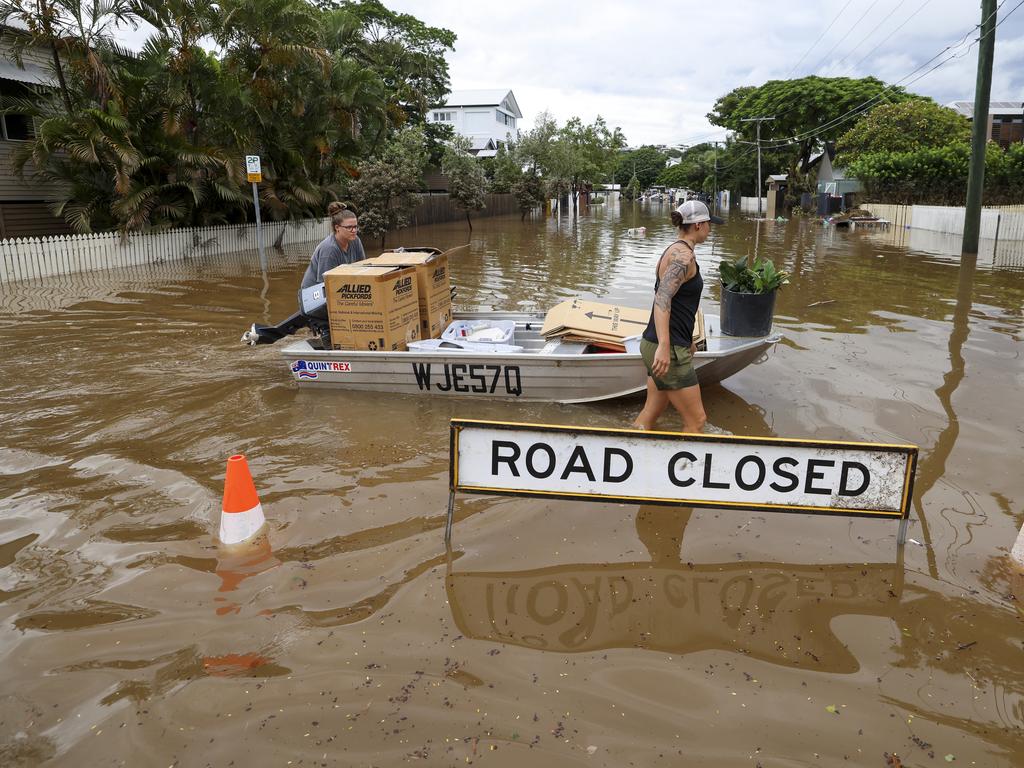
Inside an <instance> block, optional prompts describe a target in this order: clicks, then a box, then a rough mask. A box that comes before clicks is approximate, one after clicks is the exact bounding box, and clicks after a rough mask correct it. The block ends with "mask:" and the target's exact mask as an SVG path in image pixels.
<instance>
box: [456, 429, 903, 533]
mask: <svg viewBox="0 0 1024 768" xmlns="http://www.w3.org/2000/svg"><path fill="white" fill-rule="evenodd" d="M916 463H917V447H916V446H913V445H889V444H874V443H850V442H832V441H821V440H798V439H787V438H767V437H741V436H722V435H689V434H679V433H672V432H643V431H637V430H620V429H603V428H587V427H568V426H554V425H542V424H515V423H507V422H490V421H473V420H464V419H453V420H452V422H451V467H450V486H451V490H452V492H453V493H454V492H456V491H461V492H466V493H482V494H496V495H510V496H538V497H546V498H564V499H585V500H594V501H607V502H617V503H638V504H672V505H682V506H693V507H720V508H732V509H750V510H764V511H778V512H801V513H807V514H832V515H847V516H863V517H880V518H892V519H906V517H907V516H908V514H909V511H910V500H911V494H912V492H913V479H914V469H915V466H916Z"/></svg>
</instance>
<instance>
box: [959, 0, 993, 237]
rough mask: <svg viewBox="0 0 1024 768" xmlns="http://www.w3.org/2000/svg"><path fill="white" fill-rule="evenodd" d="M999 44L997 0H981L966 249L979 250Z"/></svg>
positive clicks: (968, 184)
mask: <svg viewBox="0 0 1024 768" xmlns="http://www.w3.org/2000/svg"><path fill="white" fill-rule="evenodd" d="M995 48H996V0H981V37H980V38H979V41H978V80H977V83H976V84H975V86H974V122H973V125H972V126H971V168H970V172H969V173H968V175H967V211H966V212H965V214H964V241H963V245H962V246H961V250H962V251H963V253H971V254H977V253H978V238H979V236H980V235H981V197H982V193H983V191H984V188H985V145H986V144H987V143H988V135H989V128H988V102H989V96H990V94H991V91H992V58H993V56H994V54H995Z"/></svg>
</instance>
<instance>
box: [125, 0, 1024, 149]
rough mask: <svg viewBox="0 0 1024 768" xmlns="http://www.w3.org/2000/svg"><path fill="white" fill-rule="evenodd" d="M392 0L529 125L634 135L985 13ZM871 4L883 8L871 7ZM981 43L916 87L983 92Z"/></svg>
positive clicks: (995, 91) (884, 70) (931, 36)
mask: <svg viewBox="0 0 1024 768" xmlns="http://www.w3.org/2000/svg"><path fill="white" fill-rule="evenodd" d="M1017 2H1018V0H1008V1H1007V2H1006V3H1005V4H1004V7H1003V10H1002V11H1000V13H1001V16H1000V19H1005V22H1004V23H1002V24H1001V26H1000V27H999V28H998V30H997V31H996V55H995V66H994V70H993V78H992V99H993V100H994V101H1024V6H1022V7H1021V8H1020V10H1018V11H1017V12H1016V13H1014V14H1013V15H1012V16H1007V13H1008V12H1009V11H1010V10H1012V9H1013V8H1014V6H1016V5H1017ZM384 3H385V5H387V6H388V7H389V8H392V9H394V10H396V11H401V12H405V13H411V14H412V15H414V16H416V17H417V18H419V19H421V20H422V21H424V22H425V23H427V24H430V25H432V26H438V27H445V28H447V29H450V30H452V31H454V32H455V33H456V34H457V35H458V40H457V42H456V47H455V52H454V53H452V54H450V55H449V57H448V61H449V66H450V71H451V83H452V88H505V87H508V88H511V89H512V90H513V91H515V94H516V99H517V100H518V102H519V105H520V107H521V108H522V110H523V114H524V115H525V120H524V123H525V126H526V127H530V126H531V125H532V121H533V118H534V117H536V115H537V114H539V113H540V112H541V111H544V110H547V111H549V112H551V113H552V114H553V115H554V116H555V117H556V118H557V119H558V121H559V122H564V121H565V120H567V119H568V118H570V117H572V116H579V117H580V118H582V119H583V120H584V121H586V122H590V121H591V120H593V119H594V118H595V117H596V116H597V115H599V114H600V115H601V116H603V117H604V118H605V120H606V121H607V122H608V124H609V125H611V126H613V127H614V126H620V127H621V128H622V129H623V131H624V132H625V134H626V138H627V139H628V140H629V142H630V143H631V144H632V145H638V144H644V143H654V144H676V143H693V142H695V141H698V140H701V139H703V138H718V137H721V136H722V135H723V134H724V131H722V130H721V129H719V128H717V127H715V126H712V125H710V124H709V123H708V122H707V120H706V119H705V115H706V114H707V112H708V111H710V109H711V107H712V106H713V105H714V102H715V99H717V98H718V97H719V96H722V95H724V94H726V93H728V92H729V91H731V90H732V89H733V88H736V87H738V86H741V85H760V84H761V83H764V82H765V81H767V80H771V79H778V78H785V77H787V76H789V75H790V72H791V71H792V70H793V69H794V67H796V71H795V72H794V73H793V76H802V75H808V74H821V75H828V76H836V75H848V76H854V77H863V76H866V75H874V76H875V77H878V78H880V79H882V80H884V81H885V82H887V83H895V82H898V81H900V80H902V79H903V78H905V77H906V76H907V75H908V74H910V73H911V72H913V71H914V70H915V69H916V68H917V67H920V66H921V65H922V64H924V63H925V62H926V61H928V60H929V59H931V58H932V57H933V56H935V55H936V54H937V53H939V52H940V51H942V50H943V49H944V48H945V47H946V46H948V45H951V44H953V43H957V42H959V41H960V40H961V39H963V37H964V35H965V34H967V33H968V32H971V31H972V29H973V27H974V26H975V25H976V24H977V23H978V22H979V20H980V15H981V14H980V9H979V7H978V4H977V3H972V2H966V1H965V0H903V1H902V2H901V0H878V1H877V2H876V3H875V4H874V6H871V4H870V3H867V4H865V3H850V4H848V5H847V4H846V3H845V2H841V1H840V0H831V2H828V3H824V2H821V0H816V1H815V2H809V0H802V1H801V2H794V3H788V4H782V3H764V2H763V1H762V0H729V2H723V0H717V2H712V3H705V4H695V3H688V4H683V3H678V4H674V5H673V4H669V3H664V2H655V1H654V0H628V1H626V2H611V1H610V0H590V2H589V3H588V4H581V3H564V2H554V3H553V2H551V0H516V2H514V3H500V4H499V3H494V2H479V1H478V2H474V3H470V2H466V1H465V0H384ZM826 6H827V7H826ZM844 6H846V7H845V10H843V12H842V13H841V14H840V15H839V16H838V17H836V14H837V13H838V12H839V10H840V9H843V8H844ZM867 7H871V12H870V13H869V14H868V15H867V16H865V17H864V18H863V19H861V16H862V14H863V13H864V11H865V9H866V8H867ZM890 11H893V14H892V16H891V17H890V18H889V19H888V20H887V21H886V22H885V23H884V24H881V25H880V26H879V22H881V21H882V20H883V19H884V18H885V17H886V16H887V15H888V14H889V12H890ZM833 18H836V23H835V24H834V25H832V27H831V28H830V29H829V30H828V32H827V33H826V34H825V35H824V36H823V37H822V38H821V40H820V41H818V42H815V41H817V40H818V38H819V36H821V34H822V32H824V31H825V29H826V27H828V26H829V23H830V22H831V21H832V20H833ZM858 21H859V23H858ZM901 25H902V26H901ZM876 26H877V27H878V28H877V30H876V29H875V27H876ZM897 28H899V29H897ZM869 33H870V34H869ZM890 33H891V36H890ZM145 34H146V31H145V30H144V29H143V30H139V31H137V32H135V33H131V32H125V39H126V41H128V42H129V43H130V44H131V45H132V46H133V47H136V48H137V47H140V46H141V44H142V41H143V40H144V39H145ZM886 37H888V39H887V40H886V39H885V38H886ZM975 37H977V33H976V32H973V33H972V34H971V35H969V36H968V40H967V42H968V43H970V41H971V40H973V39H974V38H975ZM883 40H884V41H885V42H884V43H883V44H882V45H881V46H880V47H879V48H878V49H877V50H875V51H872V49H873V48H874V47H875V46H876V45H877V44H878V43H881V42H882V41H883ZM812 43H814V46H813V48H812V47H811V46H812ZM833 48H834V50H832V49H833ZM977 50H978V49H977V46H974V47H973V48H970V50H967V46H966V45H963V46H960V47H958V48H956V49H954V50H951V51H949V52H947V53H946V54H945V55H944V56H942V57H940V58H939V59H938V60H937V61H936V62H932V64H930V65H928V67H925V68H924V69H922V70H921V71H920V72H918V73H917V74H915V75H914V76H913V77H912V78H911V80H912V79H913V78H916V77H918V76H919V75H921V74H923V73H924V72H926V71H927V70H928V69H929V68H931V67H932V66H934V64H935V63H937V62H938V61H941V60H942V59H944V58H946V57H949V56H953V55H957V54H964V55H962V56H961V57H959V58H955V59H952V60H951V61H949V63H947V64H945V65H943V66H942V67H940V68H939V69H937V70H935V71H934V72H931V73H929V74H927V75H925V76H924V77H922V78H921V79H920V80H918V81H916V82H914V83H912V84H910V85H909V90H911V91H914V92H916V93H921V94H924V95H926V96H931V97H932V98H934V99H935V100H936V101H938V102H939V103H946V102H949V101H953V100H973V98H974V81H975V76H976V68H977ZM830 51H831V53H830ZM805 54H806V55H805ZM826 54H828V55H826ZM867 54H870V55H868V56H867V58H866V59H865V60H864V61H863V62H862V63H860V64H859V65H858V66H857V67H856V68H854V65H855V64H857V63H858V61H859V60H860V59H862V58H864V57H865V55H867ZM801 58H802V60H801ZM798 64H799V66H797V65H798ZM819 64H821V67H820V68H818V65H819Z"/></svg>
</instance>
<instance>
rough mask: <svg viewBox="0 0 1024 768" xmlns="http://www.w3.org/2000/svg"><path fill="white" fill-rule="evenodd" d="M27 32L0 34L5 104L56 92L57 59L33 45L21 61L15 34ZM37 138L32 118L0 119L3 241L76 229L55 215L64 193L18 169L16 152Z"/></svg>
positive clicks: (0, 97) (0, 225) (28, 169)
mask: <svg viewBox="0 0 1024 768" xmlns="http://www.w3.org/2000/svg"><path fill="white" fill-rule="evenodd" d="M20 34H24V33H22V32H19V31H18V30H16V29H13V28H11V27H10V26H6V27H4V28H3V30H2V32H0V100H7V99H26V98H32V97H33V96H34V95H35V94H36V92H37V89H39V88H52V87H55V86H56V82H55V80H54V77H53V75H52V74H50V73H51V71H52V66H53V59H52V58H51V56H50V55H49V54H48V53H47V52H46V51H44V50H43V49H41V48H32V47H27V48H25V50H24V51H23V52H22V54H21V61H20V62H18V61H16V60H15V57H14V55H13V53H12V40H13V36H14V35H20ZM34 135H35V126H34V125H33V124H32V119H31V117H29V116H28V115H23V114H18V113H16V112H12V113H9V114H5V115H0V238H8V237H29V236H38V235H56V234H65V233H68V232H70V231H71V229H70V227H68V225H67V224H66V223H65V222H64V220H63V219H61V218H58V217H57V216H54V215H53V213H52V211H51V210H50V205H49V201H51V200H53V199H55V198H56V197H57V195H58V191H59V190H58V189H57V187H56V186H55V185H53V184H48V183H40V182H38V181H34V180H32V179H31V178H30V176H31V170H32V168H31V166H27V167H26V168H25V176H26V178H25V180H22V179H21V178H20V177H19V176H18V175H17V173H15V170H14V158H15V153H16V152H17V149H18V147H19V145H21V144H22V142H25V141H27V140H28V139H31V138H32V137H33V136H34Z"/></svg>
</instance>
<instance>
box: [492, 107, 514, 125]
mask: <svg viewBox="0 0 1024 768" xmlns="http://www.w3.org/2000/svg"><path fill="white" fill-rule="evenodd" d="M494 114H495V115H497V118H498V122H499V123H501V124H502V125H515V124H516V119H515V118H514V117H512V115H506V114H505V113H504V112H502V111H501V110H495V111H494Z"/></svg>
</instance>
